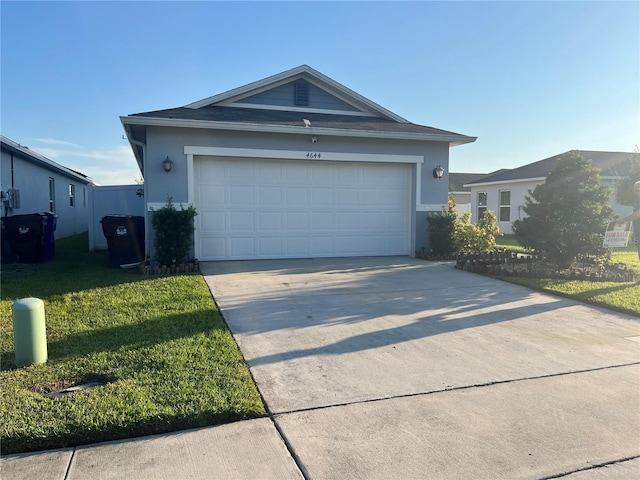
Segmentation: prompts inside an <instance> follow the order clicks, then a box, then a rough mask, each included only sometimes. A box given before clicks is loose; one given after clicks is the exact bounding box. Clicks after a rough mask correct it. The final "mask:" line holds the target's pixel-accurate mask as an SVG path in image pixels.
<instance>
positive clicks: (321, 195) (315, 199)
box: [311, 187, 333, 205]
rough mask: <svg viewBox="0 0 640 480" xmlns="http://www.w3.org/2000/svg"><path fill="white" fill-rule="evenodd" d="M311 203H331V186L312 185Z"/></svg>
mask: <svg viewBox="0 0 640 480" xmlns="http://www.w3.org/2000/svg"><path fill="white" fill-rule="evenodd" d="M311 203H312V204H313V205H333V188H332V187H313V188H312V189H311Z"/></svg>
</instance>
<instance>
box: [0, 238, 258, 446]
mask: <svg viewBox="0 0 640 480" xmlns="http://www.w3.org/2000/svg"><path fill="white" fill-rule="evenodd" d="M87 245H88V239H87V235H86V234H83V235H77V236H74V237H70V238H67V239H63V240H61V241H59V242H56V249H57V251H56V255H55V258H54V260H52V261H50V262H47V263H43V264H39V265H3V269H2V270H3V271H2V296H1V300H0V311H1V314H2V315H1V316H0V333H1V339H0V355H1V362H2V363H1V371H0V392H1V401H2V417H3V418H2V419H3V421H2V425H1V427H0V435H1V437H2V453H3V454H7V453H15V452H27V451H35V450H43V449H50V448H57V447H65V446H75V445H82V444H87V443H94V442H99V441H105V440H114V439H121V438H128V437H134V436H140V435H147V434H154V433H161V432H169V431H175V430H181V429H185V428H192V427H199V426H206V425H214V424H218V423H225V422H230V421H235V420H240V419H246V418H253V417H258V416H262V415H264V414H265V410H264V407H263V404H262V401H261V398H260V395H259V393H258V391H257V389H256V387H255V384H254V383H253V380H252V378H251V375H250V373H249V369H248V367H247V365H246V364H245V362H244V360H243V358H242V355H241V353H240V351H239V350H238V347H237V345H236V343H235V341H234V339H233V337H232V335H231V333H230V331H229V330H228V328H227V327H226V325H225V323H224V322H223V321H222V318H221V317H220V315H219V313H218V311H217V309H216V307H215V304H214V302H213V300H212V298H211V295H210V293H209V290H208V288H207V286H206V284H205V282H204V280H203V279H202V277H201V275H200V274H183V275H175V276H170V277H156V276H143V275H141V274H139V273H138V272H137V270H121V269H114V268H108V267H106V263H107V253H106V252H96V253H90V252H88V251H87V250H88V249H87ZM30 296H33V297H37V298H40V299H42V300H43V301H44V303H45V312H46V319H47V341H48V354H49V360H48V362H47V363H46V364H44V365H40V366H32V367H27V368H20V369H16V368H15V366H14V350H13V326H12V317H11V305H12V304H13V302H14V301H15V300H17V299H19V298H25V297H30ZM96 379H101V380H107V381H108V382H109V383H107V384H106V385H104V386H100V387H97V388H92V389H87V390H83V391H80V392H76V393H72V394H67V395H64V396H62V397H60V398H57V399H51V398H47V397H45V396H44V395H43V394H44V393H48V392H50V391H52V390H54V391H55V390H59V389H60V388H64V387H67V386H70V385H73V384H76V383H78V382H81V381H91V380H96Z"/></svg>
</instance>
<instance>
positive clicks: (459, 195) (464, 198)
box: [449, 172, 495, 216]
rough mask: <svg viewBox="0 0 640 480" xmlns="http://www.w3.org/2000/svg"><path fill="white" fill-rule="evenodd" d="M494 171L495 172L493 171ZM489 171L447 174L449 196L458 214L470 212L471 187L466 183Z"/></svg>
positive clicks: (479, 177)
mask: <svg viewBox="0 0 640 480" xmlns="http://www.w3.org/2000/svg"><path fill="white" fill-rule="evenodd" d="M494 173H495V172H494ZM487 175H491V173H454V172H451V173H450V174H449V196H450V197H451V199H452V200H453V203H455V204H456V213H457V214H458V216H460V215H462V214H464V213H467V212H471V187H468V186H467V184H468V183H470V182H476V181H478V180H480V179H481V178H484V177H486V176H487Z"/></svg>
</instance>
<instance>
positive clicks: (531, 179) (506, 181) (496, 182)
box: [462, 177, 547, 188]
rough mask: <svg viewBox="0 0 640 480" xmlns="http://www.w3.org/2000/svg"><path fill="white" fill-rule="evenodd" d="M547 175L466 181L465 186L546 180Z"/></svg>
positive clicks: (486, 185)
mask: <svg viewBox="0 0 640 480" xmlns="http://www.w3.org/2000/svg"><path fill="white" fill-rule="evenodd" d="M546 179H547V177H532V178H513V179H510V180H506V179H505V180H495V181H492V182H478V183H473V182H472V183H465V184H464V185H462V186H463V187H469V188H472V187H488V186H491V185H500V184H504V183H528V182H544V181H545V180H546Z"/></svg>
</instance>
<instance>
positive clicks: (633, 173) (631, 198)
mask: <svg viewBox="0 0 640 480" xmlns="http://www.w3.org/2000/svg"><path fill="white" fill-rule="evenodd" d="M638 181H640V151H636V153H634V154H633V156H632V157H631V158H629V171H628V173H627V175H626V176H625V177H624V178H622V179H620V180H618V181H617V182H616V202H618V203H619V204H620V205H626V206H628V207H634V206H635V204H636V202H637V198H636V196H635V194H634V193H633V185H634V184H635V183H636V182H638Z"/></svg>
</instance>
